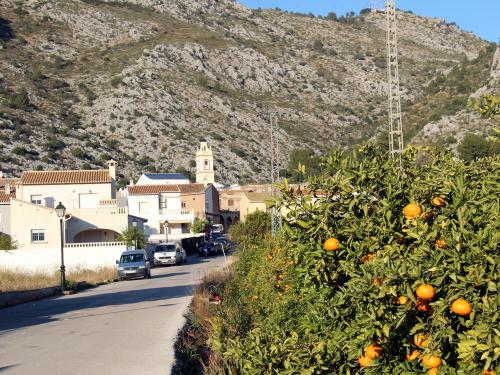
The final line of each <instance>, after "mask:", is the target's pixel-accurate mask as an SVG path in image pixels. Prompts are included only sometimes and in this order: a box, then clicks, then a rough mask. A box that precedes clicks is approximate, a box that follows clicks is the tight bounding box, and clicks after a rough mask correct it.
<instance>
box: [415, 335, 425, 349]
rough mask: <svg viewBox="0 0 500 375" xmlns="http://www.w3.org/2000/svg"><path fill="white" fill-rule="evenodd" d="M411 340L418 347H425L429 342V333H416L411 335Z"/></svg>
mask: <svg viewBox="0 0 500 375" xmlns="http://www.w3.org/2000/svg"><path fill="white" fill-rule="evenodd" d="M413 342H414V343H415V345H416V346H418V347H419V348H425V347H426V346H427V344H428V342H429V335H428V334H426V333H418V334H416V335H415V336H414V337H413Z"/></svg>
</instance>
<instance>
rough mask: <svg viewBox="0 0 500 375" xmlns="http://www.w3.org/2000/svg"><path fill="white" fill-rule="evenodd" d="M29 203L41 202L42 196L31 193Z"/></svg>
mask: <svg viewBox="0 0 500 375" xmlns="http://www.w3.org/2000/svg"><path fill="white" fill-rule="evenodd" d="M31 203H33V204H39V205H40V204H42V196H41V195H32V196H31Z"/></svg>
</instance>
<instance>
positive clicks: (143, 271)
mask: <svg viewBox="0 0 500 375" xmlns="http://www.w3.org/2000/svg"><path fill="white" fill-rule="evenodd" d="M116 264H118V270H117V271H118V279H119V280H123V279H135V278H139V277H142V278H145V279H149V278H151V264H150V262H149V259H148V256H147V254H146V251H145V250H140V249H139V250H127V251H124V252H123V253H122V255H121V256H120V259H119V260H117V261H116Z"/></svg>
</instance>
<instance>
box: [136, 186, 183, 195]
mask: <svg viewBox="0 0 500 375" xmlns="http://www.w3.org/2000/svg"><path fill="white" fill-rule="evenodd" d="M127 190H128V194H129V195H155V194H159V193H180V189H179V187H178V186H177V185H138V186H129V187H128V188H127Z"/></svg>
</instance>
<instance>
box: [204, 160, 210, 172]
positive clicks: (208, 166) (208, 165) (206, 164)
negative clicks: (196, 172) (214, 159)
mask: <svg viewBox="0 0 500 375" xmlns="http://www.w3.org/2000/svg"><path fill="white" fill-rule="evenodd" d="M209 169H210V162H209V161H208V160H205V170H209Z"/></svg>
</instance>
